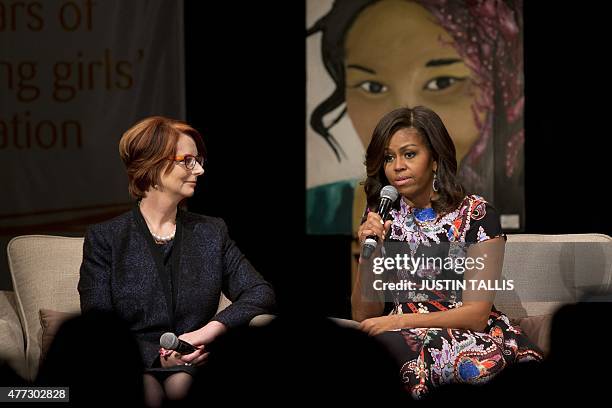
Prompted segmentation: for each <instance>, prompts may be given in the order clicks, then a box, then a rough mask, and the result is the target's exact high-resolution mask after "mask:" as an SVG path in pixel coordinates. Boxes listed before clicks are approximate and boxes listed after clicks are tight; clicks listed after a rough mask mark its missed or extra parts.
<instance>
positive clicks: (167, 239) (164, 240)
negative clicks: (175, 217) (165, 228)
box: [138, 201, 176, 244]
mask: <svg viewBox="0 0 612 408" xmlns="http://www.w3.org/2000/svg"><path fill="white" fill-rule="evenodd" d="M138 207H140V201H138ZM141 213H142V212H141ZM143 218H144V216H143ZM145 221H146V218H145ZM147 229H148V230H149V233H150V234H151V235H152V236H153V238H155V241H156V242H158V243H161V244H165V243H168V242H170V241H172V240H173V239H174V235H176V221H175V223H174V228H173V229H172V233H171V234H169V235H166V236H161V235H157V234H155V233H154V232H153V231H151V228H149V223H147Z"/></svg>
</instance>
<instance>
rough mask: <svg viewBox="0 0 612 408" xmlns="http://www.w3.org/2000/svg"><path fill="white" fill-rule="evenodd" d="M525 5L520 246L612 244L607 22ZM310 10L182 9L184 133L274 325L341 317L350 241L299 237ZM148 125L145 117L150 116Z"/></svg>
mask: <svg viewBox="0 0 612 408" xmlns="http://www.w3.org/2000/svg"><path fill="white" fill-rule="evenodd" d="M594 10H595V9H594V8H592V7H584V8H582V9H581V8H580V7H578V6H574V7H571V8H560V7H558V8H556V9H551V8H549V7H548V4H543V2H525V4H524V22H525V29H524V40H525V46H524V49H525V94H526V104H525V197H526V206H525V207H526V231H525V232H526V233H543V234H544V233H545V234H564V233H588V232H598V233H605V234H609V235H610V234H612V222H611V217H610V215H609V211H610V205H609V201H608V199H607V190H608V186H609V181H608V176H609V174H610V171H609V163H610V162H611V160H610V158H609V153H608V151H607V149H606V147H607V146H608V145H609V143H607V139H608V138H609V135H608V134H609V130H608V127H609V123H608V121H609V118H610V114H609V112H608V110H609V108H608V104H607V102H606V99H605V97H606V96H607V95H609V94H610V92H609V91H610V87H611V85H610V81H609V74H608V72H606V71H607V65H605V64H603V59H602V58H601V54H602V53H603V52H604V50H605V49H606V45H607V44H606V43H605V42H604V41H605V38H604V36H603V34H601V28H602V27H607V26H608V24H609V23H608V21H607V18H606V16H605V15H604V13H599V15H598V14H597V13H595V12H594ZM305 23H306V17H305V6H304V5H303V4H300V3H299V2H293V1H291V2H240V3H239V4H236V3H234V2H200V1H185V40H186V45H185V55H186V86H187V121H188V123H190V124H191V125H193V126H194V127H195V128H196V129H198V130H200V131H201V132H202V134H203V135H204V138H205V142H206V144H207V147H208V152H209V158H208V159H209V166H208V168H207V173H206V175H205V176H204V177H203V178H202V179H201V183H200V184H199V185H198V188H197V190H196V194H195V196H194V197H193V198H192V199H191V200H190V202H189V208H190V210H191V211H194V212H198V213H204V214H208V215H213V216H219V217H222V218H223V219H224V220H225V221H226V223H227V224H228V227H229V231H230V234H231V236H232V237H233V238H234V240H235V241H236V242H237V243H238V245H239V247H240V248H241V249H242V251H243V252H244V253H245V254H246V256H247V257H248V259H249V260H250V261H251V262H252V263H253V264H254V265H255V267H256V268H257V269H258V270H259V271H260V272H261V274H262V275H263V276H264V277H265V278H266V279H268V280H269V281H270V282H271V283H272V284H273V285H274V287H275V289H276V293H277V296H278V301H279V306H280V313H286V312H291V313H296V314H297V313H309V314H321V315H328V316H339V317H349V316H350V258H349V254H350V239H349V238H348V237H342V236H306V235H305V185H306V176H305V174H306V173H305V165H306V152H305V146H306V143H305V122H306V121H305V116H306V95H305V88H306V83H305V81H306V75H305V72H306V71H305V64H306V61H305V41H306V39H305ZM152 113H153V112H152Z"/></svg>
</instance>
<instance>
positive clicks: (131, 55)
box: [0, 0, 185, 268]
mask: <svg viewBox="0 0 612 408" xmlns="http://www.w3.org/2000/svg"><path fill="white" fill-rule="evenodd" d="M183 43H184V38H183V2H182V1H164V0H130V1H123V0H105V1H92V0H74V1H66V0H46V1H10V0H9V1H0V103H1V109H0V170H1V171H0V177H1V183H0V189H1V191H2V193H1V197H2V199H1V200H0V235H1V236H2V248H5V245H6V242H7V241H8V239H10V237H12V236H15V235H21V234H31V233H56V234H64V233H74V234H75V235H82V233H83V231H84V228H85V226H86V225H88V224H90V223H92V222H98V221H101V220H104V219H107V218H109V217H111V216H113V215H115V214H119V213H121V212H123V211H125V210H126V209H127V207H128V206H129V205H130V203H131V198H130V197H129V195H128V193H127V177H126V175H125V169H124V167H123V164H122V162H121V161H120V159H119V153H118V142H119V139H120V138H121V135H122V133H123V132H124V131H125V130H127V128H128V127H130V126H131V125H132V124H134V123H135V122H136V121H137V120H139V119H141V118H143V117H146V116H149V115H153V114H158V115H166V116H170V117H173V118H178V119H184V116H185V84H184V83H185V80H184V64H183V60H184V50H183ZM0 252H1V253H4V252H5V250H4V249H3V250H2V251H0ZM0 261H2V268H4V265H5V262H4V259H0Z"/></svg>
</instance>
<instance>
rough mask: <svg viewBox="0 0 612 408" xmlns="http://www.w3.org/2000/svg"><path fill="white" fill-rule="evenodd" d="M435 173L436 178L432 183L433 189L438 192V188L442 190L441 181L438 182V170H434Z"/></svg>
mask: <svg viewBox="0 0 612 408" xmlns="http://www.w3.org/2000/svg"><path fill="white" fill-rule="evenodd" d="M433 174H434V178H433V181H432V183H431V189H432V190H433V191H434V193H435V192H438V190H440V183H439V182H438V175H437V174H436V172H435V171H434V172H433Z"/></svg>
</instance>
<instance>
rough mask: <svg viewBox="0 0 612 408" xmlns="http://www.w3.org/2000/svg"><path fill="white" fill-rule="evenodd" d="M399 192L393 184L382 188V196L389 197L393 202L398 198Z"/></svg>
mask: <svg viewBox="0 0 612 408" xmlns="http://www.w3.org/2000/svg"><path fill="white" fill-rule="evenodd" d="M398 196H399V193H398V192H397V190H396V189H395V187H393V186H392V185H388V186H384V187H383V188H382V190H380V198H388V199H389V200H391V201H392V202H395V200H397V197H398Z"/></svg>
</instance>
